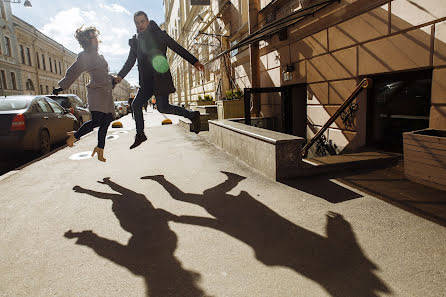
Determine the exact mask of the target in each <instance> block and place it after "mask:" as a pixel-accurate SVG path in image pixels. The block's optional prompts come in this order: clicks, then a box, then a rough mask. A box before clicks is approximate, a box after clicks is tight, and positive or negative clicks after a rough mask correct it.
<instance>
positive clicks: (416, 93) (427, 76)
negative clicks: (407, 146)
mask: <svg viewBox="0 0 446 297" xmlns="http://www.w3.org/2000/svg"><path fill="white" fill-rule="evenodd" d="M373 80H374V84H373V88H372V90H371V92H370V93H369V97H368V107H367V145H369V146H374V147H376V148H379V149H383V150H386V151H393V152H402V151H403V137H402V133H404V132H408V131H414V130H420V129H424V128H428V127H429V112H430V105H431V85H432V71H431V70H429V71H416V72H409V73H402V74H392V75H385V76H378V77H373Z"/></svg>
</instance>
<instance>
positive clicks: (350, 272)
mask: <svg viewBox="0 0 446 297" xmlns="http://www.w3.org/2000/svg"><path fill="white" fill-rule="evenodd" d="M149 111H150V112H147V113H146V112H145V113H144V116H145V119H146V135H147V136H148V140H147V141H146V142H144V143H143V144H141V146H139V147H137V148H135V149H133V150H129V146H130V145H131V144H132V142H133V138H134V134H135V130H134V127H135V126H134V122H133V120H132V119H131V116H130V115H127V116H125V117H123V118H122V119H120V121H121V122H122V123H123V128H119V129H116V128H110V129H109V133H108V136H107V137H108V140H107V142H106V146H105V153H104V156H105V158H107V162H105V163H102V162H99V161H98V160H97V159H96V158H91V157H90V156H89V155H90V153H91V151H92V149H93V148H94V146H95V145H96V137H97V133H96V132H92V133H91V134H89V135H88V136H85V137H84V138H83V139H81V140H80V141H78V142H76V144H75V146H74V147H72V148H68V147H66V148H63V149H60V150H58V151H56V152H54V153H53V154H51V155H49V156H47V157H46V158H43V159H41V160H39V161H37V162H34V163H32V164H30V165H28V166H25V167H24V168H22V169H20V170H17V171H14V172H12V173H10V174H8V175H6V176H5V175H4V176H2V177H1V178H0V193H1V194H0V226H1V227H2V231H1V237H0V238H1V239H0V255H1V257H0V271H1V272H2V273H1V274H0V296H151V297H152V296H153V297H166V296H178V297H187V296H219V297H220V296H221V297H223V296H261V297H263V296H264V297H272V296H278V297H279V296H280V297H285V296H290V297H291V296H292V297H296V296H302V297H308V296H336V297H350V296H352V297H361V296H367V297H370V296H446V295H445V292H446V282H445V280H446V229H445V227H443V226H441V225H440V224H437V223H435V222H432V221H429V220H426V219H424V218H422V217H420V216H417V215H415V214H412V213H410V212H408V211H406V210H404V209H402V208H399V207H397V206H395V205H392V204H390V203H387V202H385V201H383V200H381V199H377V198H376V197H374V196H373V195H369V194H366V193H363V192H361V191H358V190H356V189H354V188H352V187H350V186H347V185H345V184H343V183H341V182H339V181H337V180H334V179H327V180H326V182H325V183H324V186H323V187H321V186H320V184H314V185H313V186H314V187H319V188H318V189H317V191H314V190H315V189H312V183H311V180H308V179H307V181H308V183H307V184H306V185H305V187H302V186H301V187H293V186H289V185H285V184H282V183H278V182H275V181H273V180H270V179H268V178H266V177H264V176H263V175H261V174H260V173H259V172H257V171H255V170H254V169H252V168H250V167H249V166H247V165H246V164H244V163H243V162H240V161H238V160H236V159H234V158H233V157H232V156H230V155H228V154H226V153H225V152H224V151H222V150H220V149H218V148H216V147H215V146H213V145H212V144H210V143H209V142H207V141H206V140H205V137H203V136H201V133H200V134H199V135H196V134H195V133H190V132H186V131H185V130H184V129H182V128H181V127H180V126H179V125H177V123H178V119H179V117H176V116H168V117H169V118H170V119H171V120H172V121H173V124H172V125H164V126H162V125H161V121H162V120H163V119H164V116H163V115H162V114H159V113H158V112H157V111H151V110H149ZM203 135H205V133H204V134H203ZM316 192H317V194H316ZM334 198H340V199H334ZM330 201H342V202H338V203H332V202H330Z"/></svg>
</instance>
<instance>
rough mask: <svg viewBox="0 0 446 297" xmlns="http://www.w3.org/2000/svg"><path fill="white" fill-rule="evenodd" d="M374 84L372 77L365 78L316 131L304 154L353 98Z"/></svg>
mask: <svg viewBox="0 0 446 297" xmlns="http://www.w3.org/2000/svg"><path fill="white" fill-rule="evenodd" d="M372 84H373V81H372V79H370V78H364V79H363V80H362V81H361V82H360V83H359V85H358V86H356V89H355V90H354V91H353V93H352V94H351V95H350V97H348V98H347V100H345V101H344V103H343V104H342V105H341V106H340V107H339V108H338V110H336V112H335V113H334V114H333V115H332V116H331V117H330V119H328V121H327V122H326V123H325V125H324V126H323V127H322V128H321V129H320V130H319V131H318V132H317V133H316V135H314V136H313V138H311V140H310V141H309V142H307V144H306V145H305V146H304V147H303V148H302V156H303V157H306V156H307V154H308V150H309V149H310V147H311V146H312V145H313V144H314V143H315V142H316V141H317V140H318V139H319V138H320V137H321V135H322V134H324V132H325V131H326V130H327V129H328V127H330V125H331V124H333V122H334V121H335V120H336V119H337V118H338V117H339V116H340V115H341V114H342V112H343V111H344V110H345V109H346V108H347V107H348V106H349V105H350V104H351V103H352V101H353V100H355V98H356V97H357V96H358V95H359V93H361V91H362V89H366V88H371V87H372Z"/></svg>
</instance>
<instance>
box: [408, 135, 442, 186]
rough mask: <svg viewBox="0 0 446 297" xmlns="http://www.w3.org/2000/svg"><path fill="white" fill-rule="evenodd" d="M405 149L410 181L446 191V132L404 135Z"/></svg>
mask: <svg viewBox="0 0 446 297" xmlns="http://www.w3.org/2000/svg"><path fill="white" fill-rule="evenodd" d="M403 149H404V173H405V175H406V177H407V178H408V179H409V180H411V181H414V182H418V183H421V184H425V185H427V186H430V187H434V188H437V189H440V190H444V191H446V130H439V129H425V130H419V131H413V132H406V133H403Z"/></svg>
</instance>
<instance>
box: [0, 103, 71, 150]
mask: <svg viewBox="0 0 446 297" xmlns="http://www.w3.org/2000/svg"><path fill="white" fill-rule="evenodd" d="M78 128H79V123H78V121H77V119H76V117H75V116H74V115H72V114H71V113H70V111H69V110H67V109H64V108H63V107H62V106H60V105H59V104H58V103H57V102H55V101H53V100H52V99H50V98H48V97H45V96H41V95H38V96H28V95H22V96H20V95H17V96H7V97H5V96H2V97H0V150H2V151H24V150H31V151H38V152H40V153H41V154H46V153H48V152H49V151H50V150H51V145H53V144H55V143H59V142H63V141H65V139H66V137H67V136H66V134H67V132H68V131H73V130H77V129H78Z"/></svg>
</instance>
